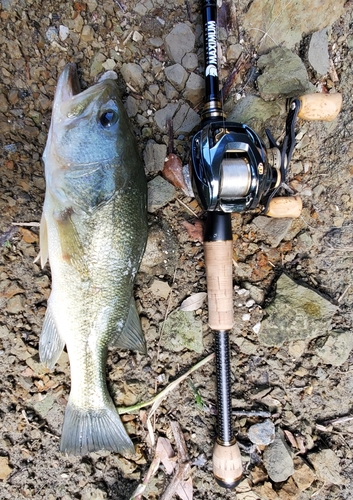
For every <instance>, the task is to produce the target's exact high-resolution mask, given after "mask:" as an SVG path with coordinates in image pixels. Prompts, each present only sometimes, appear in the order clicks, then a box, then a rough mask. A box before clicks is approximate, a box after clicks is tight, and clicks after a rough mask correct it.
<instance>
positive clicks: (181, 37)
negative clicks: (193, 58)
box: [164, 23, 195, 63]
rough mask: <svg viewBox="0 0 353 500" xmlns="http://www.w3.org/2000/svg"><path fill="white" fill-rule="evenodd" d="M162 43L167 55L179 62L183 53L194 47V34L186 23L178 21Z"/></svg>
mask: <svg viewBox="0 0 353 500" xmlns="http://www.w3.org/2000/svg"><path fill="white" fill-rule="evenodd" d="M164 44H165V50H166V52H167V54H168V57H169V58H170V59H171V60H172V61H174V62H176V63H181V61H182V59H183V57H184V56H185V54H186V53H187V52H191V51H192V49H193V48H194V45H195V35H194V33H193V32H192V30H191V28H190V26H189V25H188V24H185V23H178V24H177V25H176V26H174V28H173V29H172V31H171V32H170V33H169V35H167V36H166V37H165V40H164Z"/></svg>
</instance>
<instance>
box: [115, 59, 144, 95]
mask: <svg viewBox="0 0 353 500" xmlns="http://www.w3.org/2000/svg"><path fill="white" fill-rule="evenodd" d="M143 73H144V72H143V69H142V68H141V66H140V65H139V64H136V63H124V64H123V65H122V68H121V74H122V76H123V78H124V80H125V82H126V83H130V84H131V85H132V86H133V87H134V88H137V89H140V90H141V89H143V87H144V86H145V84H146V79H145V77H144V75H143Z"/></svg>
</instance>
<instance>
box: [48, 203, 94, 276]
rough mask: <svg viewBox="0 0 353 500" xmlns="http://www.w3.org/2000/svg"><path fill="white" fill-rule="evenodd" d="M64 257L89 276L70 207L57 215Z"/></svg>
mask: <svg viewBox="0 0 353 500" xmlns="http://www.w3.org/2000/svg"><path fill="white" fill-rule="evenodd" d="M55 223H56V227H57V230H58V235H59V240H60V247H61V255H62V259H63V260H64V261H66V262H68V263H69V264H70V265H71V266H72V267H73V268H74V269H76V271H77V272H78V273H79V274H80V275H81V276H82V277H83V278H87V277H88V267H87V264H86V262H85V260H84V250H83V246H82V243H81V241H80V237H79V235H78V232H77V229H76V226H75V224H74V222H73V220H72V218H71V212H70V210H69V209H67V210H65V211H64V212H61V213H60V214H59V215H57V216H56V217H55Z"/></svg>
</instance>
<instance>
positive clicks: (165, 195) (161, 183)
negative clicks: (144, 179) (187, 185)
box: [148, 175, 176, 213]
mask: <svg viewBox="0 0 353 500" xmlns="http://www.w3.org/2000/svg"><path fill="white" fill-rule="evenodd" d="M175 197H176V189H175V187H174V186H172V185H171V184H170V183H169V182H167V181H166V180H165V179H163V177H161V176H160V175H157V177H155V178H154V179H152V180H151V181H150V182H149V183H148V211H149V212H151V213H154V212H156V211H157V210H159V209H160V208H162V207H164V206H165V205H166V204H167V203H169V202H170V201H172V200H173V199H174V198H175Z"/></svg>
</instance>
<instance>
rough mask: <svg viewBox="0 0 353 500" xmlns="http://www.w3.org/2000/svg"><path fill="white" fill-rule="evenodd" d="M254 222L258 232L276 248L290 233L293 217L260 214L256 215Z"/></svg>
mask: <svg viewBox="0 0 353 500" xmlns="http://www.w3.org/2000/svg"><path fill="white" fill-rule="evenodd" d="M252 224H253V225H254V226H255V230H256V232H257V233H258V234H259V235H260V236H261V237H263V238H264V241H265V242H266V243H268V244H269V245H270V246H271V248H276V247H277V246H278V245H279V244H280V243H281V241H282V240H283V238H284V237H285V236H286V234H287V233H288V231H289V229H290V227H291V225H292V219H287V218H284V219H275V218H271V217H265V216H263V215H259V216H258V217H255V219H254V220H253V222H252Z"/></svg>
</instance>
